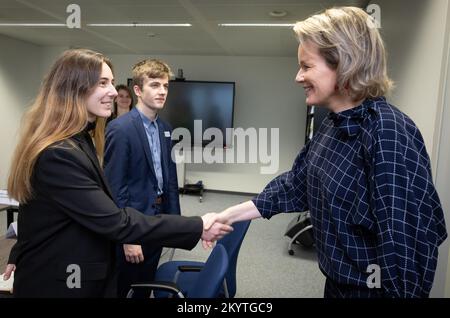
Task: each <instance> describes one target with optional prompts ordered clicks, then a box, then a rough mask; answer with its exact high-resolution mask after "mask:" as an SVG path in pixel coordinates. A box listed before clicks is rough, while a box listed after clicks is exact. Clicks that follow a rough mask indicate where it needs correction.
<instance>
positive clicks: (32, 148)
mask: <svg viewBox="0 0 450 318" xmlns="http://www.w3.org/2000/svg"><path fill="white" fill-rule="evenodd" d="M113 83H114V78H113V73H112V65H111V62H110V61H109V60H108V59H107V58H106V57H105V56H103V55H102V54H100V53H97V52H94V51H90V50H84V49H76V50H69V51H66V52H64V54H62V56H61V57H59V58H58V60H57V61H56V62H55V64H54V65H53V67H52V68H51V70H50V72H49V74H48V75H47V77H46V78H45V80H44V82H43V84H42V87H41V89H40V91H39V94H38V96H37V98H36V101H35V102H34V104H33V106H32V107H31V108H30V110H29V111H28V112H27V113H26V116H25V118H24V127H23V129H22V135H21V137H20V140H19V143H18V145H17V147H16V150H15V153H14V157H13V160H12V167H11V170H10V175H9V179H8V191H9V194H10V196H11V197H13V198H14V199H16V200H18V201H19V202H20V212H19V219H18V228H19V235H18V241H17V244H16V245H15V246H14V247H13V249H12V251H11V254H10V258H9V261H8V263H9V264H8V265H7V269H6V272H5V276H6V278H9V276H10V275H11V272H12V271H13V270H15V275H14V276H15V277H14V295H15V296H16V297H104V296H115V282H116V280H115V279H114V276H115V275H114V274H115V273H114V260H115V252H114V251H115V242H122V243H136V242H147V243H153V244H155V246H172V247H181V248H186V249H191V248H193V247H194V246H195V245H196V244H197V242H198V240H199V239H200V238H203V239H205V240H206V241H208V242H211V241H213V240H216V239H218V238H220V237H221V236H223V235H224V234H225V233H227V232H229V231H230V230H231V228H230V227H228V226H224V225H219V226H217V227H215V228H213V229H212V230H211V231H204V230H203V221H205V224H206V222H207V221H208V216H207V217H206V218H203V220H202V219H201V218H199V217H192V218H186V217H182V216H172V215H159V216H146V215H144V214H143V213H140V212H138V211H136V210H134V209H132V208H123V209H120V208H118V207H117V206H116V204H115V203H114V201H113V200H112V197H111V192H110V190H109V188H108V185H107V182H106V180H105V177H104V175H103V172H102V169H101V166H100V164H99V162H98V159H97V156H100V157H102V155H103V154H102V153H101V152H102V149H103V145H102V144H101V143H102V141H103V140H104V138H99V139H95V140H96V144H95V146H94V143H93V141H92V138H91V135H90V133H89V131H91V130H92V129H93V128H94V126H95V122H96V119H97V118H106V117H109V116H110V115H111V109H112V106H113V100H114V98H115V97H116V95H117V92H116V90H115V88H114V86H113ZM100 135H101V136H103V135H104V133H102V132H100ZM96 148H97V149H98V150H99V151H100V153H98V151H97V150H96Z"/></svg>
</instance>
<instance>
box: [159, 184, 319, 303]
mask: <svg viewBox="0 0 450 318" xmlns="http://www.w3.org/2000/svg"><path fill="white" fill-rule="evenodd" d="M249 199H251V197H250V196H243V195H234V194H224V193H214V192H206V193H205V194H204V197H203V202H202V203H200V202H199V200H198V196H195V195H184V196H181V197H180V201H181V209H182V214H183V215H186V216H191V215H202V214H204V213H207V212H216V211H217V212H219V211H221V210H223V209H224V208H227V207H229V206H231V205H235V204H238V203H240V202H244V201H247V200H249ZM294 216H295V215H294V214H279V215H276V216H274V217H273V218H272V219H270V220H266V219H257V220H253V221H252V223H251V224H250V228H249V230H248V232H247V235H246V237H245V239H244V241H243V243H242V247H241V250H240V253H239V258H238V265H237V292H236V297H249V298H285V297H294V298H303V297H308V298H311V297H319V298H321V297H323V286H324V284H325V278H324V276H323V274H322V273H321V272H320V270H319V268H318V266H317V256H316V252H315V250H314V249H306V248H303V247H301V246H299V245H295V246H294V251H295V254H294V255H292V256H291V255H289V254H288V244H289V239H288V238H287V237H285V236H284V233H285V231H286V228H287V226H288V224H289V222H290V221H291V220H292V219H293V218H294ZM165 252H166V253H164V255H163V257H162V258H161V262H165V261H167V260H168V257H169V256H170V251H169V250H166V251H165ZM209 252H210V251H207V250H204V249H203V247H202V246H201V244H200V243H199V244H198V245H197V246H196V247H195V248H194V249H193V250H192V251H185V250H180V249H177V250H176V252H175V255H174V259H176V260H178V259H186V260H197V261H204V260H206V259H207V257H208V255H209Z"/></svg>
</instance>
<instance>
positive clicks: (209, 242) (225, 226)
mask: <svg viewBox="0 0 450 318" xmlns="http://www.w3.org/2000/svg"><path fill="white" fill-rule="evenodd" d="M202 220H203V233H202V245H203V247H204V248H205V249H206V248H211V247H213V246H214V242H215V241H217V240H219V239H221V238H222V237H224V236H225V235H227V234H228V233H230V232H231V231H233V228H232V227H231V222H230V220H229V219H228V218H227V217H226V216H225V213H224V212H221V213H207V214H205V215H203V216H202Z"/></svg>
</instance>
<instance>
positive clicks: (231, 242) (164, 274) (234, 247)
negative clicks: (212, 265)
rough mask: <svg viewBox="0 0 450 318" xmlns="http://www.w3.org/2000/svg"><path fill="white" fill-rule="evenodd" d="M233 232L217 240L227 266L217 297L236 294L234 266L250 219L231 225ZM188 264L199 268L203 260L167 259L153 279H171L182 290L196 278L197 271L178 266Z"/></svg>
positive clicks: (158, 294)
mask: <svg viewBox="0 0 450 318" xmlns="http://www.w3.org/2000/svg"><path fill="white" fill-rule="evenodd" d="M232 226H233V229H234V230H233V232H231V233H230V234H228V235H225V236H224V237H223V238H222V239H220V240H219V241H217V243H218V244H221V245H223V246H224V247H225V249H226V251H227V253H228V257H229V266H228V271H227V273H226V275H225V280H224V283H223V287H222V288H221V290H220V293H219V297H221V298H223V297H225V298H233V297H234V296H235V294H236V267H237V259H238V255H239V250H240V248H241V245H242V241H243V240H244V237H245V234H246V233H247V230H248V228H249V226H250V221H243V222H237V223H235V224H233V225H232ZM183 266H188V267H189V268H197V269H201V268H202V267H203V266H205V263H204V262H194V261H169V262H166V263H164V264H161V265H160V266H159V267H158V270H157V271H156V274H155V280H157V281H171V282H173V283H175V284H177V285H178V286H179V287H180V288H181V290H184V289H185V288H186V287H187V286H190V285H192V283H193V282H194V281H195V280H197V276H198V272H192V271H191V272H183V271H180V270H179V268H180V267H183ZM163 296H164V294H163V293H160V292H157V293H156V297H163Z"/></svg>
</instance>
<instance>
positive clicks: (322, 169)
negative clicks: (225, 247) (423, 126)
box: [253, 97, 447, 297]
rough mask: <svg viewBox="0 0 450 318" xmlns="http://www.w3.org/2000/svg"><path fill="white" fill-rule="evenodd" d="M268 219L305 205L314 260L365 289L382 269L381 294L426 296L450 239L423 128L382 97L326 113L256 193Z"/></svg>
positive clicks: (327, 271)
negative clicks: (288, 162)
mask: <svg viewBox="0 0 450 318" xmlns="http://www.w3.org/2000/svg"><path fill="white" fill-rule="evenodd" d="M253 202H254V204H255V205H256V207H257V208H258V210H259V212H260V213H261V215H262V216H263V217H265V218H270V217H271V216H273V215H275V214H278V213H280V212H295V211H297V212H300V211H306V210H309V211H310V212H311V222H312V224H313V228H314V237H315V241H316V247H317V251H318V258H319V267H320V269H321V270H322V272H324V274H325V275H326V276H327V277H328V278H329V279H331V280H333V281H334V282H336V283H338V284H348V285H352V286H355V288H361V287H362V288H366V287H367V280H368V278H369V275H370V274H371V273H372V271H369V272H368V266H369V265H378V266H379V268H380V270H381V288H382V293H383V295H384V296H387V297H427V296H428V295H429V292H430V290H431V287H432V283H433V279H434V273H435V270H436V265H437V256H438V246H439V245H440V244H441V243H442V242H443V241H444V240H445V238H446V237H447V232H446V228H445V221H444V215H443V211H442V208H441V204H440V201H439V197H438V194H437V192H436V189H435V187H434V185H433V181H432V175H431V168H430V160H429V157H428V154H427V152H426V149H425V145H424V141H423V139H422V136H421V134H420V132H419V130H418V129H417V127H416V126H415V124H414V123H413V121H412V120H411V119H410V118H408V117H407V116H406V115H405V114H403V113H402V112H401V111H399V110H398V109H397V108H395V107H394V106H392V105H390V104H388V103H387V102H386V99H385V98H384V97H380V98H377V99H368V100H366V101H364V103H363V104H362V105H359V106H357V107H355V108H353V109H349V110H346V111H343V112H341V113H330V114H329V115H328V118H326V119H325V120H324V122H323V123H322V126H321V127H320V129H319V132H318V133H317V134H316V136H314V137H313V139H312V140H311V141H310V142H309V143H308V144H306V145H305V147H304V148H303V150H302V151H301V152H300V154H299V155H298V157H297V158H296V160H295V163H294V165H293V167H292V170H291V171H289V172H286V173H284V174H282V175H280V176H278V177H277V178H275V179H274V180H272V181H271V182H270V183H269V184H268V185H267V186H266V188H265V189H264V190H263V192H262V193H261V194H259V195H257V196H256V197H255V198H254V199H253Z"/></svg>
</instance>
